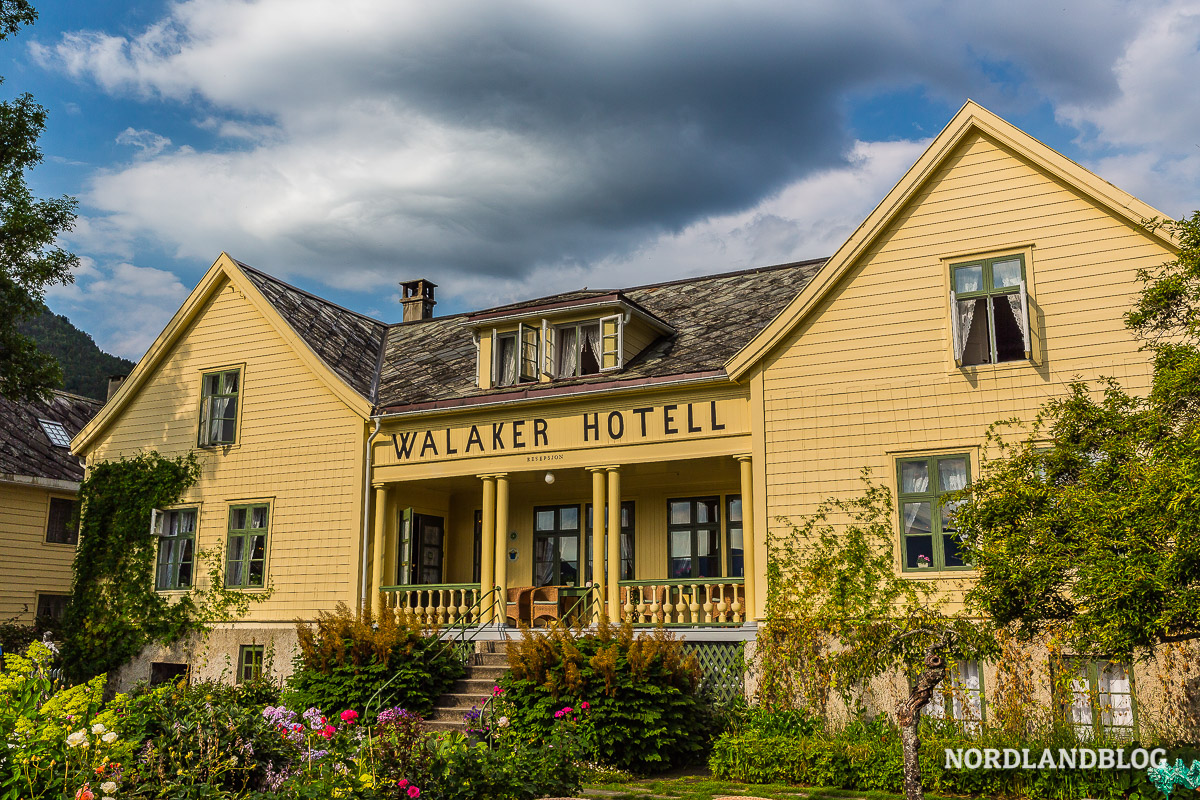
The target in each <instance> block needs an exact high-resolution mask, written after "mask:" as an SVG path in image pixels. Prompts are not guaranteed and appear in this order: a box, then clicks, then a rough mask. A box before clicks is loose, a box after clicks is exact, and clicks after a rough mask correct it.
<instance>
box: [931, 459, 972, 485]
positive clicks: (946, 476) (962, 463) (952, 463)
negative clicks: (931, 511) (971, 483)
mask: <svg viewBox="0 0 1200 800" xmlns="http://www.w3.org/2000/svg"><path fill="white" fill-rule="evenodd" d="M937 468H938V486H939V487H940V488H941V490H942V491H943V492H956V491H958V490H959V489H965V488H967V459H966V458H961V457H958V458H940V459H938V465H937Z"/></svg>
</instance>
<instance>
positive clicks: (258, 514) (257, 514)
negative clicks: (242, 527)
mask: <svg viewBox="0 0 1200 800" xmlns="http://www.w3.org/2000/svg"><path fill="white" fill-rule="evenodd" d="M250 527H251V528H265V527H267V507H266V506H255V507H254V508H253V509H251V514H250Z"/></svg>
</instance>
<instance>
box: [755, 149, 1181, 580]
mask: <svg viewBox="0 0 1200 800" xmlns="http://www.w3.org/2000/svg"><path fill="white" fill-rule="evenodd" d="M1030 246H1032V249H1031V251H1030V253H1031V257H1030V261H1029V262H1028V263H1027V278H1028V282H1029V285H1030V286H1031V289H1032V291H1031V298H1030V301H1031V302H1030V305H1031V315H1033V316H1034V318H1035V325H1034V327H1035V328H1036V330H1037V332H1038V333H1039V338H1040V339H1041V340H1042V341H1043V342H1044V354H1043V358H1042V360H1040V362H1039V363H1038V364H1036V365H1035V364H1029V363H1028V362H1019V363H1015V364H1000V365H980V366H976V367H969V368H964V369H961V370H960V369H957V368H955V367H954V364H953V360H952V354H951V352H950V348H951V341H950V335H951V334H950V321H949V298H948V292H949V275H948V268H947V263H948V261H947V259H953V258H955V257H958V256H964V255H970V254H982V255H985V256H986V255H987V253H988V252H989V251H998V252H1004V251H1006V250H1007V251H1012V250H1019V249H1021V248H1026V247H1030ZM1170 258H1171V254H1170V252H1169V251H1168V250H1167V249H1166V247H1165V246H1164V245H1163V244H1161V243H1160V242H1158V241H1157V240H1154V239H1151V238H1150V237H1148V236H1147V235H1146V234H1145V233H1144V232H1143V231H1141V230H1139V229H1138V228H1136V227H1135V226H1133V225H1131V224H1129V223H1128V222H1125V221H1122V220H1118V219H1117V218H1115V217H1114V216H1113V215H1112V214H1111V213H1110V212H1108V211H1106V210H1105V209H1103V208H1102V207H1100V206H1099V205H1098V204H1096V203H1094V202H1092V201H1091V200H1089V199H1085V198H1084V197H1083V196H1082V195H1081V194H1080V193H1079V192H1077V191H1075V190H1073V189H1069V188H1067V187H1065V186H1064V185H1063V184H1062V183H1060V182H1059V181H1057V180H1055V179H1053V178H1051V177H1049V176H1048V175H1045V174H1043V173H1042V172H1041V171H1040V170H1039V169H1037V168H1036V167H1034V166H1033V165H1032V164H1031V163H1029V162H1027V161H1025V160H1023V159H1021V158H1019V157H1017V156H1016V155H1014V154H1012V153H1010V152H1009V151H1008V150H1006V149H1005V148H1004V147H1002V146H1000V145H998V144H997V143H996V142H993V141H990V140H988V139H987V138H985V137H984V136H982V135H979V134H975V135H973V136H970V137H968V138H967V139H966V140H965V141H964V142H963V143H961V144H960V145H959V147H958V148H957V150H956V151H955V152H954V153H953V154H951V155H950V156H949V157H948V158H947V159H946V161H945V162H944V166H943V167H942V168H941V169H939V170H936V171H935V172H934V173H933V175H932V176H931V177H930V179H929V180H928V181H927V183H926V184H925V186H924V187H922V189H921V190H920V191H918V192H916V193H915V195H914V196H913V198H912V199H911V200H910V202H909V205H908V206H907V207H905V208H904V209H902V210H901V211H900V212H899V213H898V214H897V215H896V216H895V218H894V219H893V220H892V222H891V224H890V226H889V227H888V228H886V229H885V230H883V231H881V232H880V234H879V235H878V237H877V238H876V239H875V240H874V242H872V243H871V245H870V246H868V247H867V248H865V250H864V252H863V255H862V256H861V257H860V258H859V260H858V261H857V262H856V263H855V264H854V266H853V268H852V269H850V270H849V271H848V273H847V275H846V276H845V277H844V278H843V279H842V280H841V282H840V283H839V284H838V285H837V286H836V287H835V288H834V290H833V291H832V292H831V293H830V294H829V295H828V296H826V298H825V299H824V300H823V301H822V302H821V303H819V304H818V306H817V308H816V311H815V313H813V314H811V315H809V316H808V317H807V318H806V321H805V322H804V323H802V324H801V325H800V326H798V327H797V328H796V329H795V330H794V331H792V332H791V334H790V335H789V336H787V337H786V338H785V339H784V341H783V343H782V345H781V346H779V347H778V348H777V349H776V350H775V351H774V353H773V354H772V356H771V358H770V360H769V361H768V362H767V364H766V365H765V367H764V372H763V384H764V398H765V400H764V403H763V412H764V419H765V434H764V435H765V440H766V452H767V463H766V465H765V469H764V472H765V474H766V480H767V486H766V491H767V516H768V519H769V520H770V522H769V526H770V528H771V529H772V532H774V533H780V532H783V531H785V530H786V525H785V524H784V523H781V522H779V521H777V518H778V517H784V518H789V517H790V518H797V517H799V516H801V515H803V514H807V513H811V512H812V511H813V510H815V508H816V506H817V505H818V504H819V503H820V502H821V500H823V499H824V498H826V497H829V496H842V497H851V496H854V495H856V494H857V493H859V491H860V488H861V484H860V483H859V479H858V473H859V470H860V469H861V468H862V467H864V466H865V467H869V468H870V469H871V470H872V471H873V474H874V476H875V478H876V480H878V481H882V482H884V483H885V484H886V485H888V486H889V487H891V488H892V489H893V491H894V489H895V487H894V475H893V473H894V470H895V458H896V456H897V454H901V453H903V454H912V453H922V452H929V451H934V450H943V449H944V450H945V451H947V452H959V451H961V452H967V453H970V454H971V456H972V461H973V464H972V473H973V474H975V472H976V471H977V469H978V460H979V456H980V453H981V449H982V445H983V443H984V433H985V431H986V430H987V428H988V426H989V425H991V424H992V423H993V422H995V421H996V420H998V419H1001V418H1005V417H1019V418H1021V419H1025V420H1030V419H1032V417H1033V415H1034V414H1035V413H1036V411H1037V409H1038V407H1039V406H1040V405H1041V404H1042V403H1043V402H1044V401H1045V400H1047V399H1050V398H1052V397H1058V396H1061V395H1062V394H1063V391H1064V387H1065V385H1066V384H1067V383H1068V382H1069V381H1071V380H1073V379H1074V378H1076V377H1077V376H1078V377H1082V378H1084V379H1085V380H1091V381H1095V380H1097V379H1098V378H1099V377H1100V376H1102V375H1112V376H1114V377H1117V378H1118V379H1119V380H1122V381H1123V382H1125V383H1126V384H1127V385H1128V386H1129V388H1131V389H1132V390H1134V391H1138V392H1141V391H1145V390H1146V389H1147V387H1148V380H1149V376H1150V368H1149V366H1148V363H1147V357H1146V355H1145V354H1143V353H1139V352H1138V346H1139V342H1138V341H1137V340H1136V339H1135V338H1134V337H1133V336H1132V335H1131V334H1130V333H1129V332H1128V331H1127V330H1126V329H1125V327H1124V323H1123V318H1122V317H1123V314H1124V312H1125V311H1126V310H1128V308H1129V307H1130V304H1131V303H1132V301H1133V300H1134V298H1135V297H1136V295H1137V292H1138V290H1139V288H1140V284H1139V282H1138V281H1137V279H1136V275H1135V273H1136V271H1137V270H1138V269H1139V268H1147V267H1153V266H1156V265H1158V264H1160V263H1162V262H1164V261H1166V260H1169V259H1170ZM760 594H761V593H760Z"/></svg>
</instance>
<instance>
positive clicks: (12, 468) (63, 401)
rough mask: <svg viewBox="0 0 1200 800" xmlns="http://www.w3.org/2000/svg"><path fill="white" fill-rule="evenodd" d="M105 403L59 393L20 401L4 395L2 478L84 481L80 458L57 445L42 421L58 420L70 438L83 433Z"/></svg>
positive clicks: (0, 439) (0, 405) (0, 421)
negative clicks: (39, 398) (89, 421)
mask: <svg viewBox="0 0 1200 800" xmlns="http://www.w3.org/2000/svg"><path fill="white" fill-rule="evenodd" d="M102 405H103V404H102V403H99V402H97V401H95V400H91V399H89V398H86V397H80V396H79V395H74V394H68V393H66V392H55V393H54V394H53V396H52V397H51V398H50V399H49V400H37V401H34V402H32V403H17V402H14V401H12V400H7V399H5V398H3V397H0V477H4V476H15V477H20V478H48V479H50V480H57V481H69V482H72V483H78V482H80V481H81V480H83V467H82V466H81V465H80V463H79V458H78V457H77V456H74V455H72V454H71V451H70V450H69V449H68V448H66V447H58V446H56V445H54V444H53V443H52V442H51V440H50V437H49V436H48V435H47V434H46V431H45V429H44V428H43V427H42V424H41V422H40V420H49V421H51V422H57V423H59V424H61V425H62V427H63V428H64V429H65V430H66V432H67V436H68V437H73V436H75V434H77V433H79V431H80V429H81V428H83V426H84V425H86V424H87V422H88V420H90V419H91V418H92V417H93V416H95V415H96V412H97V411H99V410H100V407H101V406H102Z"/></svg>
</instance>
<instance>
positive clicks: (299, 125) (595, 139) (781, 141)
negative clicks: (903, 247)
mask: <svg viewBox="0 0 1200 800" xmlns="http://www.w3.org/2000/svg"><path fill="white" fill-rule="evenodd" d="M39 11H40V13H41V19H40V20H39V22H38V23H37V25H35V26H34V27H33V28H31V29H27V30H25V31H23V32H22V33H21V34H19V35H18V36H16V37H13V38H11V39H9V40H8V41H5V42H3V43H0V74H2V75H3V76H4V77H5V84H4V86H3V87H0V91H2V92H4V93H5V95H6V96H11V95H13V94H15V93H17V92H24V91H29V92H31V93H33V94H34V96H35V97H36V98H37V99H38V100H39V101H40V102H41V103H42V104H43V105H45V106H46V107H47V109H48V110H49V112H50V118H49V122H48V125H47V131H46V133H45V135H44V136H43V139H42V147H43V150H44V152H45V154H46V161H45V163H44V164H43V165H41V166H40V167H38V168H37V169H36V170H35V171H34V172H33V173H31V176H30V182H31V184H32V185H33V186H34V188H35V189H36V190H37V191H38V192H40V193H42V194H64V193H65V194H71V195H73V196H76V197H78V198H79V200H80V219H79V224H78V226H77V228H76V230H75V231H74V232H72V233H71V234H70V235H69V236H68V237H67V238H66V244H67V245H68V246H69V247H70V248H71V249H72V250H73V251H74V252H76V253H77V254H79V255H80V256H81V258H82V260H83V265H82V267H81V269H80V270H79V272H78V274H77V276H76V277H77V280H76V283H75V284H73V285H71V286H68V287H59V288H55V289H53V290H51V291H50V292H49V293H48V298H47V299H48V303H49V305H50V307H51V308H52V309H54V310H55V311H57V312H59V313H63V314H66V315H67V316H69V317H70V318H71V319H72V321H73V322H75V323H76V324H77V325H79V326H80V327H82V328H83V329H85V330H87V331H88V332H90V333H92V334H93V336H94V337H95V338H96V340H97V342H98V343H99V344H100V345H101V346H102V347H104V348H105V349H107V350H109V351H111V352H115V353H118V354H120V355H124V356H127V357H130V358H137V357H139V356H140V355H141V354H142V353H143V352H144V351H145V349H146V347H147V346H148V345H149V344H150V342H151V341H152V340H153V338H154V336H155V335H156V334H157V333H158V332H159V331H160V330H161V329H162V327H163V326H164V325H165V323H166V322H167V320H168V319H169V318H170V316H171V315H172V314H173V313H174V311H175V310H176V309H177V308H178V306H179V304H180V302H181V301H182V300H183V298H184V297H185V296H186V294H187V292H188V290H189V289H190V288H191V287H192V286H194V285H195V283H196V281H197V280H198V279H199V277H200V276H201V275H202V274H203V273H204V271H205V270H206V269H207V268H208V267H209V266H210V265H211V264H212V262H213V260H214V259H215V258H216V257H217V255H218V254H219V253H220V252H221V251H222V250H224V251H227V252H229V253H230V254H231V255H233V256H234V257H235V258H239V259H241V260H243V261H246V262H248V263H250V264H253V265H255V266H257V267H259V268H260V269H263V270H265V271H267V272H270V273H272V274H275V275H278V276H280V277H282V278H285V279H286V280H289V281H291V282H293V283H295V284H297V285H299V286H301V287H303V288H305V289H308V290H310V291H313V292H316V293H318V294H321V295H323V296H326V297H329V298H331V299H333V300H335V301H336V302H339V303H342V304H343V305H346V306H348V307H350V308H353V309H355V310H358V311H361V312H363V313H368V314H372V315H374V316H377V317H379V318H381V319H384V320H386V321H394V320H396V319H397V318H398V317H399V305H398V292H397V282H398V281H400V280H405V279H410V278H414V277H428V278H430V279H432V280H433V281H435V282H436V283H438V284H439V287H440V288H439V290H438V292H439V300H440V303H439V306H438V309H437V310H438V312H439V313H447V312H452V311H458V310H465V309H469V308H478V307H482V306H486V305H491V304H494V303H498V302H504V301H508V300H512V299H516V298H520V297H528V296H535V295H540V294H545V293H549V292H553V291H558V290H562V289H567V288H574V287H579V286H592V287H599V286H622V285H632V284H637V283H644V282H648V281H654V280H667V279H671V278H675V277H681V276H685V275H695V274H701V273H711V272H720V271H726V270H730V269H738V268H743V267H750V266H755V265H763V264H772V263H780V262H784V261H790V260H795V259H800V258H809V257H817V256H824V255H828V254H830V253H832V252H833V250H834V249H835V248H836V247H837V246H838V244H840V243H841V241H842V240H843V239H844V238H845V237H846V236H847V235H848V234H849V233H850V231H852V230H853V229H854V227H855V226H856V225H857V224H858V223H859V222H860V221H861V220H862V218H863V217H864V216H865V215H866V214H867V213H869V211H870V210H871V208H872V207H874V205H875V204H876V203H877V202H878V201H879V200H880V199H881V198H882V197H883V195H884V193H886V191H887V190H888V189H889V188H890V187H891V186H892V184H893V183H894V182H895V181H896V180H897V179H898V178H899V177H900V175H901V174H902V173H903V172H904V170H905V169H907V167H908V166H909V165H911V163H912V162H913V161H914V160H915V159H916V158H917V156H918V155H919V154H920V152H921V150H922V149H923V148H924V146H925V145H926V144H927V142H928V140H929V138H930V137H932V136H934V135H935V134H936V133H937V132H938V131H939V130H940V129H941V128H942V126H944V125H945V124H946V122H948V121H949V119H950V118H951V116H953V114H954V112H955V111H956V110H957V109H958V108H959V107H960V106H961V105H962V103H963V102H964V101H965V100H966V99H967V98H968V97H970V98H972V99H974V100H976V101H978V102H980V103H982V104H983V105H985V106H987V107H988V108H990V109H991V110H992V111H994V112H996V113H998V114H1000V115H1001V116H1003V117H1005V118H1006V119H1008V120H1010V121H1011V122H1013V123H1014V124H1016V125H1018V126H1019V127H1021V128H1023V129H1025V130H1027V131H1028V132H1029V133H1031V134H1033V135H1034V136H1036V137H1038V138H1039V139H1041V140H1043V141H1045V142H1046V143H1048V144H1049V145H1051V146H1053V147H1055V148H1056V149H1058V150H1059V151H1061V152H1063V153H1065V154H1066V155H1068V156H1069V157H1071V158H1073V159H1075V160H1076V161H1078V162H1080V163H1082V164H1084V165H1085V166H1087V167H1089V168H1091V169H1093V170H1094V171H1096V172H1097V173H1098V174H1100V175H1101V176H1102V177H1104V178H1106V179H1108V180H1109V181H1111V182H1113V183H1115V184H1116V185H1118V186H1120V187H1121V188H1123V189H1125V190H1127V191H1130V192H1132V193H1133V194H1135V195H1137V196H1138V197H1140V198H1142V199H1143V200H1145V201H1147V202H1149V203H1150V204H1151V205H1153V206H1155V207H1157V208H1159V209H1160V210H1162V211H1163V212H1165V213H1167V214H1170V215H1182V214H1185V213H1189V212H1190V211H1191V210H1192V209H1194V208H1196V207H1198V206H1200V202H1198V201H1197V198H1198V196H1200V191H1198V190H1200V102H1198V101H1200V96H1198V95H1200V88H1198V83H1197V81H1196V76H1197V75H1200V4H1197V3H1195V2H1192V3H1182V2H1162V3H1158V2H1142V3H1137V4H1129V3H1117V2H1103V1H1101V2H1092V1H1091V0H1089V1H1088V2H1082V0H1068V2H1060V3H1056V4H1054V5H1053V6H1052V7H1050V8H1047V7H1046V4H1045V3H1043V2H1040V1H1039V2H1023V1H1022V0H1014V2H1010V3H1006V4H975V3H954V2H922V1H920V0H913V1H912V2H906V3H903V4H897V3H894V2H890V0H886V1H885V0H874V1H866V2H858V3H838V4H834V3H828V2H821V3H804V2H796V0H780V1H778V2H768V1H766V0H764V1H763V2H750V3H739V4H736V5H735V4H732V3H725V4H718V3H698V2H695V0H687V1H686V2H684V1H682V0H680V1H677V2H676V1H672V0H663V2H658V3H654V4H647V3H644V2H633V1H632V0H628V1H627V0H610V2H606V3H602V4H579V3H562V2H505V3H497V2H477V1H475V0H455V1H450V2H444V3H438V4H428V3H397V2H394V0H344V1H343V2H337V3H333V2H316V1H315V0H259V2H239V1H237V0H188V2H179V3H167V2H112V1H111V0H96V1H95V2H91V3H56V4H51V3H42V4H41V8H39Z"/></svg>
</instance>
